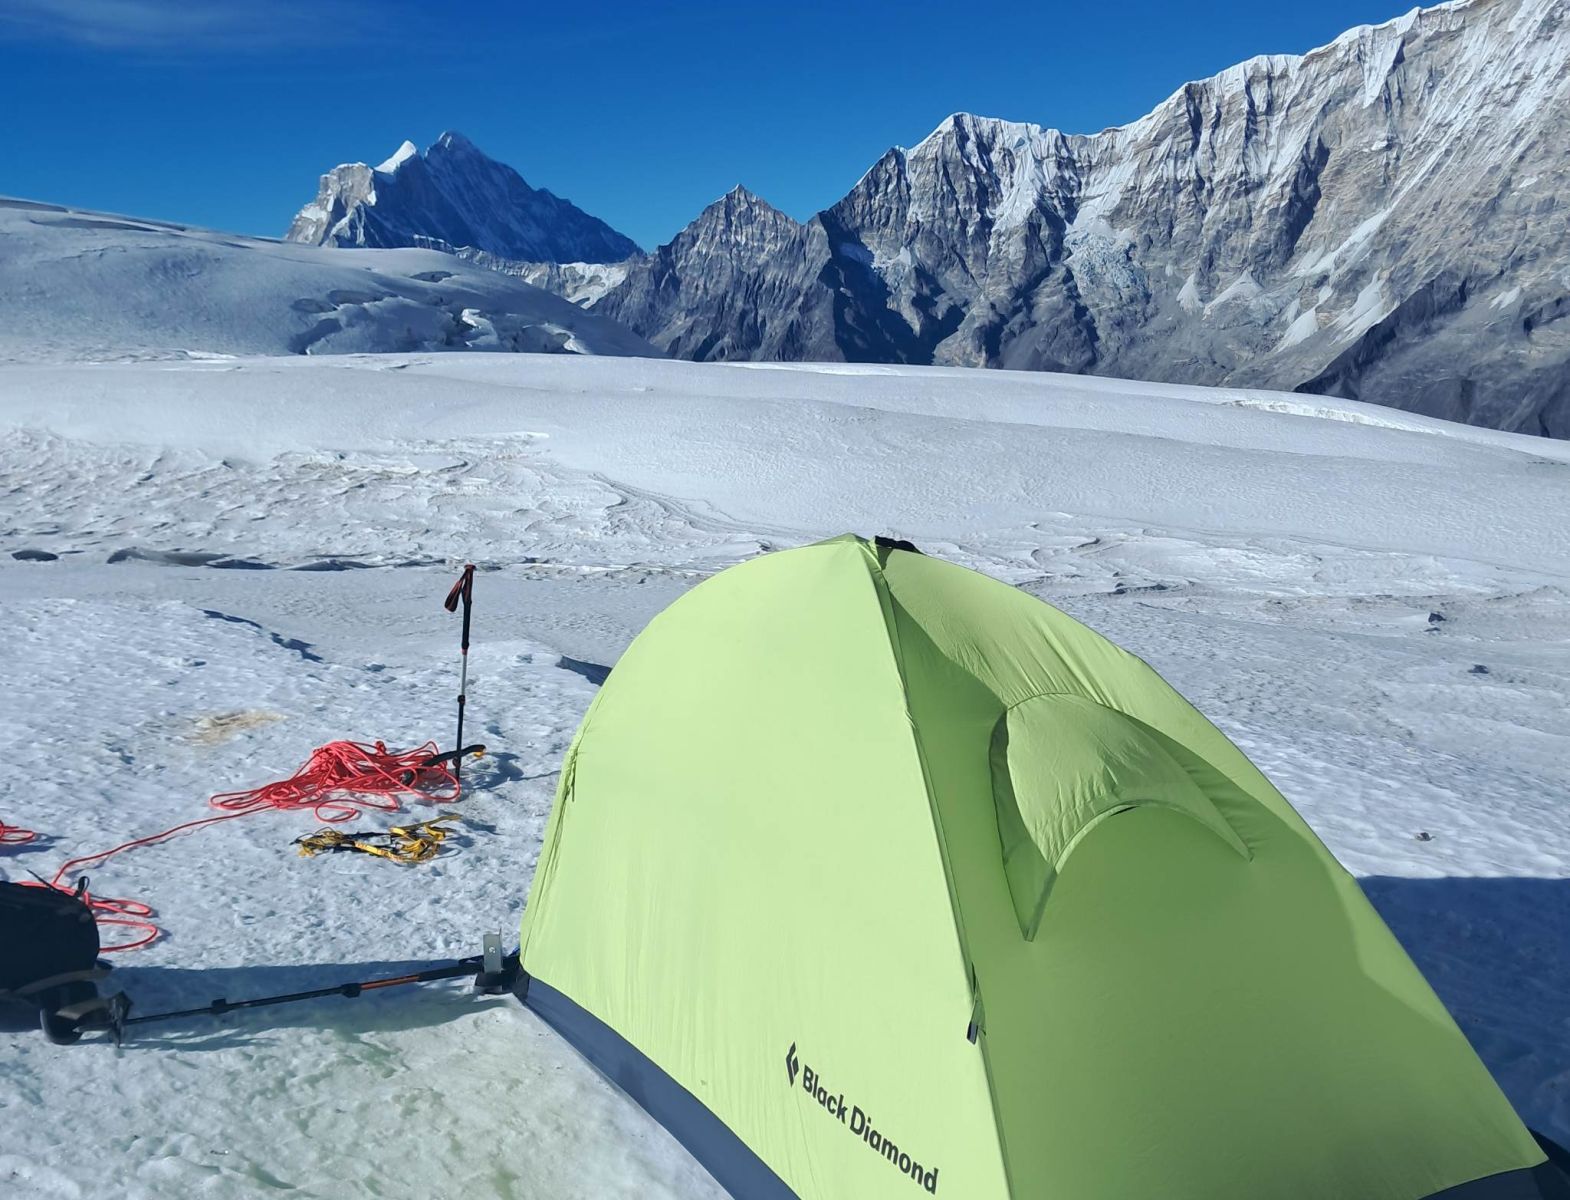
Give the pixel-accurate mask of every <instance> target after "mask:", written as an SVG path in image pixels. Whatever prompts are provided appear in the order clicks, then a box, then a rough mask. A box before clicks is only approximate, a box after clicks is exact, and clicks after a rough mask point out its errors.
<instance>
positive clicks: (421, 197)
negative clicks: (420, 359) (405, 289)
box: [284, 130, 638, 263]
mask: <svg viewBox="0 0 1570 1200" xmlns="http://www.w3.org/2000/svg"><path fill="white" fill-rule="evenodd" d="M284 236H285V238H286V239H287V240H288V241H292V242H307V243H310V244H312V245H331V246H375V247H394V246H424V247H428V248H431V249H437V250H448V251H451V252H454V253H459V254H463V255H464V256H465V257H482V256H483V257H486V258H488V259H492V260H494V259H501V260H511V261H525V262H548V263H554V262H586V263H605V262H620V261H622V260H624V259H627V258H630V257H631V256H632V255H634V254H637V253H638V246H637V244H636V243H635V242H633V241H632V240H631V239H630V238H627V237H625V236H623V235H622V234H620V233H617V232H616V230H614V229H612V228H611V227H610V226H609V225H607V224H605V222H604V221H601V220H599V219H598V218H596V217H592V216H590V215H589V214H588V213H585V212H583V211H582V210H581V209H579V208H578V207H576V206H575V205H573V204H572V203H570V202H569V201H567V200H564V199H562V198H561V197H559V196H556V195H553V194H552V193H551V192H548V191H545V190H543V189H536V188H533V187H530V186H529V184H528V183H526V182H525V181H524V179H523V177H522V176H521V175H519V174H518V172H517V171H515V170H513V169H512V168H511V167H509V166H507V165H506V164H504V163H500V162H497V161H496V160H495V159H493V158H491V157H489V156H488V155H486V154H485V153H484V152H483V151H481V150H480V149H479V148H478V147H476V146H475V145H474V143H473V142H471V141H469V139H468V138H466V137H464V136H463V134H461V133H458V132H456V131H453V130H449V131H447V132H445V133H443V134H442V135H441V137H439V138H438V139H437V140H436V141H435V142H434V143H433V144H432V145H431V146H430V147H428V148H427V149H426V150H425V151H424V152H423V153H421V152H420V151H419V150H418V149H417V148H416V147H415V145H414V144H413V143H412V142H404V143H403V145H402V146H400V147H399V148H398V149H397V150H396V151H395V152H394V153H393V154H392V156H391V157H389V158H388V159H386V160H385V161H384V162H382V164H381V165H380V166H378V167H376V168H374V170H373V169H372V168H370V167H368V166H366V165H365V164H364V163H348V164H345V165H343V166H339V167H335V168H334V169H333V170H331V171H329V172H328V173H327V174H325V175H323V176H322V179H321V186H320V189H319V190H318V192H317V196H316V199H315V200H313V201H312V202H311V203H310V204H307V205H306V206H305V207H304V208H302V209H301V210H300V212H299V214H298V215H297V216H296V217H295V219H294V223H293V224H292V225H290V227H289V231H288V233H287V234H285V235H284Z"/></svg>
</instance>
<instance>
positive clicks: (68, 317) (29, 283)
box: [0, 196, 654, 363]
mask: <svg viewBox="0 0 1570 1200" xmlns="http://www.w3.org/2000/svg"><path fill="white" fill-rule="evenodd" d="M443 349H455V350H524V351H537V352H558V353H567V354H574V353H584V354H653V353H654V350H653V348H652V347H651V346H650V345H649V344H648V343H647V342H645V341H644V340H643V339H642V338H640V337H638V336H637V335H635V334H634V333H632V332H631V331H630V330H628V329H627V328H626V327H625V326H623V325H620V324H618V323H617V322H615V321H611V320H607V319H606V318H604V317H597V316H595V315H594V314H593V313H587V312H584V311H583V309H581V308H579V307H578V306H577V305H576V304H572V303H569V302H568V301H566V300H563V299H562V298H561V297H560V296H555V295H552V294H551V293H550V292H547V291H544V290H542V289H540V288H537V287H533V286H531V285H530V284H527V283H525V282H523V281H522V280H521V279H518V278H515V277H513V276H511V275H504V274H501V273H500V272H497V271H490V270H487V269H485V268H484V267H478V266H473V265H471V264H469V263H466V262H463V261H461V260H459V259H457V258H454V257H453V256H452V255H450V254H440V253H438V252H436V251H434V250H339V249H332V248H327V247H321V246H302V245H299V244H296V243H293V242H281V241H273V240H271V239H268V238H252V237H242V236H240V235H239V234H232V233H220V232H218V231H216V230H211V229H200V228H197V227H195V226H189V225H173V224H170V223H168V222H165V221H152V220H146V219H144V218H141V217H123V216H119V215H116V214H114V213H101V212H90V211H87V210H84V209H74V208H65V207H62V206H60V205H56V204H39V203H36V202H34V201H30V200H16V199H11V198H8V197H5V196H0V363H4V362H14V361H31V362H37V361H77V360H80V359H83V358H92V359H100V360H125V359H179V358H192V359H201V358H224V357H227V356H231V355H237V354H310V355H317V354H344V353H351V352H355V351H366V352H376V351H393V350H407V351H413V350H443Z"/></svg>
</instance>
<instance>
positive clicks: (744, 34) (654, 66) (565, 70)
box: [0, 0, 1410, 246]
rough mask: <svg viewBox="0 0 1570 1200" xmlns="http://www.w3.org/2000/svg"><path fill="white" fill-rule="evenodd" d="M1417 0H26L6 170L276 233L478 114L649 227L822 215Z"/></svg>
mask: <svg viewBox="0 0 1570 1200" xmlns="http://www.w3.org/2000/svg"><path fill="white" fill-rule="evenodd" d="M1406 7H1410V5H1409V4H1406V5H1403V4H1402V3H1401V0H1313V2H1312V3H1293V4H1282V3H1260V0H1212V2H1208V3H1201V2H1198V0H1193V2H1190V0H1124V2H1123V3H1116V2H1112V3H1099V4H1098V3H1087V2H1084V0H1080V2H1076V3H1058V2H1056V0H1053V2H1045V3H1043V2H1038V3H1030V2H1028V0H996V2H992V0H972V2H970V3H963V2H962V3H955V2H954V0H903V2H901V3H861V2H858V0H838V2H827V0H797V2H795V3H789V4H786V3H737V4H729V5H714V4H700V3H689V2H686V0H677V2H674V3H660V2H659V0H646V2H644V3H632V2H628V0H601V2H600V3H593V2H592V0H591V2H590V3H583V2H582V0H558V2H557V3H553V4H548V5H546V4H540V3H536V2H533V0H530V2H527V3H518V2H514V3H494V2H486V0H471V2H470V3H468V4H466V5H462V6H459V5H450V4H444V5H438V4H434V3H415V2H413V0H269V3H267V4H261V3H251V2H250V0H228V2H220V3H214V2H212V0H4V3H3V5H0V113H5V114H6V117H7V119H6V121H5V122H4V127H5V129H6V133H7V135H8V136H7V138H6V145H5V149H4V153H3V155H0V194H7V195H13V196H23V197H28V198H31V199H37V200H48V201H55V202H59V203H67V204H73V205H79V206H83V207H90V208H98V209H106V210H110V211H116V212H126V213H132V214H136V215H140V216H149V217H162V218H165V219H169V220H178V221H187V222H192V223H198V224H203V225H210V226H214V227H217V228H221V229H227V230H232V231H235V232H240V233H253V234H267V235H277V234H279V233H281V232H282V230H283V229H284V228H285V227H286V226H287V225H288V223H289V219H290V217H291V216H292V215H293V213H294V211H295V210H296V209H297V208H299V207H300V205H302V204H303V203H305V201H307V200H308V199H310V197H311V195H312V194H313V193H314V192H315V189H316V180H317V176H318V175H320V174H321V172H322V171H324V170H326V169H327V168H329V167H331V166H333V165H334V164H336V163H339V162H348V161H355V160H362V161H366V162H371V163H375V162H379V161H380V160H381V159H383V158H384V157H386V156H387V155H388V154H390V153H391V152H392V151H393V150H394V149H395V148H396V147H397V146H398V144H399V143H400V142H401V141H403V139H404V138H409V139H411V140H413V141H414V142H416V143H417V144H418V145H420V146H422V147H423V146H425V145H427V144H429V143H430V142H431V141H433V140H435V138H436V137H437V135H438V134H440V133H441V132H442V130H444V129H458V130H460V131H462V132H463V133H465V134H467V135H468V136H469V137H470V138H471V139H472V140H473V141H474V142H475V143H476V144H477V145H478V146H479V147H480V148H481V149H483V150H485V151H486V152H487V153H489V154H491V155H492V156H493V157H495V158H499V159H501V160H502V161H504V162H507V163H510V164H511V165H512V166H514V167H516V168H517V169H518V170H519V171H520V172H521V173H522V174H523V176H524V178H525V179H527V180H528V181H529V182H530V183H531V184H533V185H534V186H536V187H548V188H550V189H551V190H552V191H554V192H556V193H557V194H559V195H564V196H566V197H568V198H569V199H571V200H572V201H574V202H575V203H576V204H578V205H579V206H580V207H582V208H584V209H586V210H588V211H589V212H591V213H594V214H595V215H596V216H599V217H602V218H604V219H605V220H607V221H609V222H610V223H611V224H612V225H614V226H616V227H617V228H618V229H620V230H622V231H623V232H625V233H627V234H628V235H629V236H631V237H633V238H634V239H636V240H637V241H639V242H641V243H642V244H643V245H645V246H653V245H656V244H658V243H660V242H663V241H666V240H668V239H669V238H670V237H671V235H673V234H674V233H675V232H676V231H677V230H678V229H680V228H681V226H682V225H684V224H685V223H686V222H687V221H688V220H690V219H691V218H692V217H693V216H695V215H696V214H697V213H698V211H699V210H700V209H701V208H702V207H703V206H704V205H705V204H707V203H708V202H709V201H711V200H713V199H714V198H716V197H717V196H719V195H721V194H722V193H724V192H725V191H726V190H728V189H729V188H730V187H731V186H732V185H734V184H736V183H744V184H746V185H747V186H748V187H750V188H751V189H752V190H753V191H755V192H757V193H758V194H760V195H761V196H763V197H764V198H765V199H767V200H769V201H770V202H771V203H773V204H775V205H776V206H778V207H780V208H782V209H784V210H785V211H786V212H788V213H790V214H791V215H793V216H795V217H798V218H806V217H808V216H810V215H811V214H812V213H813V212H816V211H817V210H818V209H820V208H823V207H825V206H827V205H829V204H831V203H833V202H834V201H835V200H837V199H839V197H840V196H842V195H843V194H844V193H845V192H846V191H848V190H849V189H850V188H851V187H852V186H853V185H854V184H855V182H856V180H857V179H858V178H859V177H860V175H861V173H862V172H863V171H865V170H866V169H867V167H869V166H870V165H871V164H872V163H873V161H874V160H875V159H876V158H877V157H878V155H880V154H881V153H882V152H883V151H884V150H885V149H887V148H888V147H889V146H891V145H896V144H898V145H913V144H914V143H915V142H917V141H919V140H920V139H921V138H922V137H923V136H925V135H926V134H927V133H928V132H930V131H931V130H932V128H933V127H934V126H935V125H937V123H938V122H939V121H941V120H942V119H943V118H944V117H945V116H947V115H948V114H949V113H951V112H954V111H958V110H965V111H970V112H977V113H982V114H985V115H987V116H996V117H1006V118H1009V119H1012V120H1021V121H1033V122H1036V123H1038V124H1043V125H1052V126H1056V127H1058V128H1060V129H1064V130H1067V131H1069V132H1093V131H1095V130H1097V129H1101V128H1103V127H1105V126H1107V125H1116V124H1122V123H1123V122H1126V121H1130V120H1133V119H1134V118H1136V117H1138V116H1140V115H1142V114H1143V113H1145V112H1147V111H1148V110H1149V109H1150V108H1152V107H1153V106H1154V105H1155V104H1157V103H1158V102H1160V101H1161V100H1162V99H1163V98H1164V97H1166V96H1167V95H1169V94H1170V93H1171V92H1172V91H1174V90H1175V89H1176V88H1177V87H1178V86H1179V85H1180V84H1182V83H1183V82H1184V81H1185V80H1188V79H1196V78H1201V77H1203V76H1206V75H1210V74H1213V73H1214V72H1216V71H1218V70H1220V69H1221V68H1223V67H1226V66H1229V65H1230V64H1232V63H1234V62H1237V61H1240V60H1242V59H1245V58H1248V57H1250V56H1252V55H1254V54H1260V53H1280V52H1301V51H1303V50H1306V49H1309V48H1310V47H1312V46H1315V45H1319V44H1322V43H1324V42H1326V41H1329V40H1330V39H1331V38H1333V37H1334V36H1335V35H1336V34H1338V33H1340V32H1341V31H1342V30H1343V29H1346V28H1348V27H1350V26H1352V25H1357V24H1361V23H1364V22H1377V21H1383V20H1387V19H1389V18H1391V17H1393V16H1396V15H1398V14H1399V13H1400V12H1401V11H1403V9H1404V8H1406Z"/></svg>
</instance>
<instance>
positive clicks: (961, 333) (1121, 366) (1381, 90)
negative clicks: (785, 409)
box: [593, 0, 1570, 437]
mask: <svg viewBox="0 0 1570 1200" xmlns="http://www.w3.org/2000/svg"><path fill="white" fill-rule="evenodd" d="M1567 148H1570V7H1567V6H1566V4H1565V3H1564V0H1458V2H1456V3H1451V4H1446V5H1443V6H1441V7H1438V8H1432V9H1427V10H1414V11H1413V12H1412V13H1410V14H1408V15H1407V16H1405V17H1402V18H1400V19H1399V20H1396V21H1391V22H1387V23H1386V24H1383V25H1379V26H1371V27H1362V28H1359V29H1355V30H1352V31H1351V32H1349V33H1347V34H1345V35H1343V36H1342V37H1340V38H1338V39H1336V41H1335V42H1333V43H1332V44H1330V45H1329V46H1325V47H1322V48H1320V49H1318V50H1314V51H1311V52H1310V53H1308V54H1306V55H1302V56H1287V55H1279V56H1270V57H1263V58H1256V59H1252V60H1250V61H1249V62H1246V63H1243V64H1241V65H1240V66H1237V67H1233V68H1231V69H1229V70H1227V71H1224V72H1222V73H1221V74H1220V75H1217V76H1215V77H1214V78H1212V79H1208V80H1204V81H1202V82H1197V83H1191V84H1188V85H1186V86H1184V87H1183V88H1181V89H1179V90H1178V91H1177V92H1176V93H1175V94H1174V95H1173V96H1172V97H1170V98H1169V99H1168V100H1167V101H1165V102H1164V103H1163V104H1161V105H1160V106H1159V107H1158V108H1157V109H1156V110H1155V111H1154V112H1152V113H1150V114H1149V115H1148V116H1146V117H1144V118H1142V119H1141V120H1139V121H1136V122H1134V123H1133V124H1131V125H1127V126H1123V127H1120V128H1116V129H1109V130H1106V131H1104V132H1102V133H1099V134H1095V135H1091V136H1078V135H1068V134H1063V133H1059V132H1057V131H1056V130H1051V129H1044V128H1041V127H1038V126H1034V125H1027V124H1020V123H1015V122H1009V121H1000V120H991V119H985V118H980V117H975V116H970V115H966V114H958V115H956V116H953V117H951V118H949V119H948V120H946V121H945V122H943V124H942V125H941V126H939V127H938V129H937V130H936V131H934V132H933V133H932V134H931V135H930V136H929V137H927V138H926V139H925V140H924V141H923V142H921V143H920V144H919V145H918V146H916V147H915V148H913V149H911V150H908V151H907V150H903V149H894V150H890V151H889V152H888V153H887V154H886V155H884V157H883V158H882V159H881V160H879V161H878V162H877V163H876V164H875V165H874V166H873V167H872V169H871V170H870V171H869V172H868V173H867V174H866V176H865V177H864V178H863V179H862V180H861V181H860V182H859V183H858V184H857V185H856V187H855V188H854V189H852V191H851V192H850V194H849V195H847V196H846V197H845V198H844V199H843V200H841V201H840V202H839V203H838V204H836V205H834V206H833V207H832V208H830V209H828V210H826V211H824V212H822V213H819V214H818V215H817V216H816V217H814V218H813V219H812V220H810V221H808V222H807V223H806V224H804V225H803V224H797V223H796V222H794V221H792V220H791V219H790V218H788V217H786V216H784V215H783V214H780V213H778V212H776V211H775V210H773V209H771V208H769V207H768V205H766V204H764V203H763V202H762V201H761V200H759V199H758V198H757V197H755V196H752V195H751V194H750V193H746V192H742V191H737V192H733V193H731V195H729V196H727V197H725V198H724V199H722V200H721V201H719V202H717V203H716V204H715V205H712V206H711V207H710V208H709V209H707V210H705V212H704V213H703V214H702V215H701V216H700V217H699V218H698V219H697V220H696V221H695V222H693V224H692V225H691V226H689V227H688V228H687V229H686V230H684V231H683V232H682V233H681V234H680V235H678V236H677V238H676V239H675V240H674V241H672V242H671V243H670V244H669V245H667V246H663V247H661V248H660V249H659V250H657V251H656V252H654V253H653V254H652V255H649V256H647V257H646V258H642V259H636V260H634V261H633V262H632V263H630V264H629V267H628V271H627V276H626V278H625V279H624V280H623V281H622V282H621V283H620V284H619V285H617V286H615V287H613V288H611V289H610V290H609V291H608V292H606V293H605V295H604V296H603V298H601V299H599V300H598V301H596V302H594V305H593V307H594V309H595V310H596V311H598V312H602V313H605V314H607V315H610V316H613V317H615V318H617V319H618V320H621V321H622V322H624V323H625V324H627V325H629V326H631V327H632V328H633V329H634V330H636V331H637V332H638V333H640V334H642V335H643V336H645V337H647V338H649V339H650V340H651V341H653V342H654V343H655V344H656V345H657V346H659V347H661V348H663V349H666V350H668V351H669V352H670V353H672V354H676V355H679V356H681V357H685V358H692V359H748V358H753V359H816V360H850V361H888V362H903V363H946V364H964V365H974V366H996V367H1011V368H1025V369H1040V370H1061V371H1074V372H1090V373H1095V374H1102V375H1114V376H1123V377H1130V378H1143V379H1153V380H1162V381H1173V382H1183V383H1203V384H1237V385H1248V386H1259V387H1271V388H1280V389H1287V390H1292V389H1296V390H1300V391H1309V392H1321V393H1326V394H1334V395H1340V396H1345V397H1349V398H1355V399H1361V400H1369V401H1374V402H1377V403H1381V404H1386V405H1391V406H1394V407H1397V408H1403V409H1409V410H1412V411H1417V412H1423V413H1428V414H1433V415H1437V416H1442V417H1448V418H1452V419H1455V420H1460V421H1468V422H1472V423H1475V424H1481V425H1490V426H1496V427H1499V428H1503V429H1510V430H1520V431H1525V432H1531V433H1541V434H1548V435H1552V436H1560V437H1565V436H1570V257H1567V251H1570V149H1567Z"/></svg>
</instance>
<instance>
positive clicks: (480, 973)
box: [109, 933, 519, 1040]
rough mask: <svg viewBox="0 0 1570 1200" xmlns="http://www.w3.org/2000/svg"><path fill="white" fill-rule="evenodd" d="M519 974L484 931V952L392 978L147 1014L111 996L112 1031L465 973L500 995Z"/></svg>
mask: <svg viewBox="0 0 1570 1200" xmlns="http://www.w3.org/2000/svg"><path fill="white" fill-rule="evenodd" d="M518 974H519V967H518V955H517V954H516V953H514V954H503V953H502V950H501V935H500V934H490V933H488V934H486V935H485V953H484V954H480V955H476V956H475V957H473V958H460V959H457V960H456V961H454V962H450V963H444V964H442V965H441V966H436V967H427V968H426V969H425V970H423V971H412V972H410V973H409V974H407V975H394V976H392V977H390V978H387V977H384V978H381V979H364V980H360V981H358V982H355V983H340V984H335V985H333V986H332V987H322V988H311V989H309V990H308V991H303V992H286V993H284V994H283V995H281V996H257V997H255V998H253V999H250V1000H225V999H218V1000H214V1001H213V1002H212V1003H211V1004H206V1005H203V1006H202V1007H201V1008H183V1009H180V1010H178V1011H176V1012H161V1013H148V1014H147V1015H146V1016H141V1017H133V1016H129V1015H128V1013H129V1011H130V1007H131V1006H130V1003H129V1002H128V1001H127V1000H126V999H125V997H124V996H123V995H119V996H115V997H113V998H112V999H113V1000H118V1001H119V1002H120V1003H119V1005H118V1009H117V1011H116V1012H115V1014H114V1015H113V1017H112V1018H111V1020H110V1027H109V1031H110V1032H111V1033H113V1034H114V1035H115V1036H116V1040H118V1039H119V1036H120V1034H121V1033H123V1031H124V1030H125V1029H126V1028H128V1027H130V1026H132V1025H146V1024H149V1023H151V1022H154V1021H177V1020H181V1019H183V1018H185V1017H221V1016H223V1015H224V1014H225V1013H231V1012H239V1011H241V1010H242V1009H247V1008H268V1007H271V1006H272V1005H274V1004H296V1003H298V1002H300V1001H302V1000H319V999H322V998H324V997H327V996H344V997H346V998H348V999H354V998H355V997H357V996H363V995H364V994H365V993H366V992H375V991H380V990H381V989H383V988H390V987H404V986H406V985H408V984H412V983H434V982H436V981H437V980H442V979H462V978H464V977H465V976H467V977H469V978H472V979H473V980H474V985H475V989H476V990H477V991H480V992H482V993H484V994H485V995H488V996H499V995H501V994H502V993H503V992H505V991H507V990H508V989H510V988H511V987H512V986H513V985H514V983H516V981H517V979H518Z"/></svg>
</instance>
